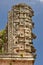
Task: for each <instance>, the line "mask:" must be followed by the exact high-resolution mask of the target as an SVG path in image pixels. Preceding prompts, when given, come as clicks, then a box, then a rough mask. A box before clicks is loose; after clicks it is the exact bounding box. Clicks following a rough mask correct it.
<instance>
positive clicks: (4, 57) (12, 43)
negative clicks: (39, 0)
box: [0, 3, 36, 65]
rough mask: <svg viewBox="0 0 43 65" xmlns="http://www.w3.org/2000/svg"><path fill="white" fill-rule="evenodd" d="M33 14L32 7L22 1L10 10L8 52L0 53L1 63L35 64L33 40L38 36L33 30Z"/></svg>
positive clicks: (7, 32)
mask: <svg viewBox="0 0 43 65" xmlns="http://www.w3.org/2000/svg"><path fill="white" fill-rule="evenodd" d="M32 16H34V11H33V10H32V8H31V7H30V6H28V5H26V4H22V3H21V4H18V5H15V6H13V7H12V9H11V10H10V11H9V12H8V24H7V27H6V37H7V41H6V42H7V43H6V44H5V45H4V50H5V52H6V53H4V54H0V64H1V65H33V64H34V60H35V57H36V53H35V52H36V49H35V48H34V46H33V42H32V41H33V39H35V38H36V36H35V34H33V32H32V29H33V28H34V22H32ZM5 39H6V38H5ZM6 45H7V46H6Z"/></svg>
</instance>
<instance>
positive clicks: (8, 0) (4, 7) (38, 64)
mask: <svg viewBox="0 0 43 65" xmlns="http://www.w3.org/2000/svg"><path fill="white" fill-rule="evenodd" d="M18 3H26V4H28V5H30V6H31V7H32V9H33V10H34V16H33V17H32V19H33V22H34V23H35V28H34V29H33V32H34V33H35V34H36V36H37V38H36V39H35V40H33V44H34V47H35V48H36V54H37V57H36V60H35V63H34V65H42V64H43V0H0V30H2V29H4V28H5V26H6V23H7V22H8V11H9V10H10V9H11V7H12V5H15V4H18Z"/></svg>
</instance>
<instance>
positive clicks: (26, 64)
mask: <svg viewBox="0 0 43 65" xmlns="http://www.w3.org/2000/svg"><path fill="white" fill-rule="evenodd" d="M0 65H33V61H17V60H16V61H15V60H12V61H11V60H0Z"/></svg>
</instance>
